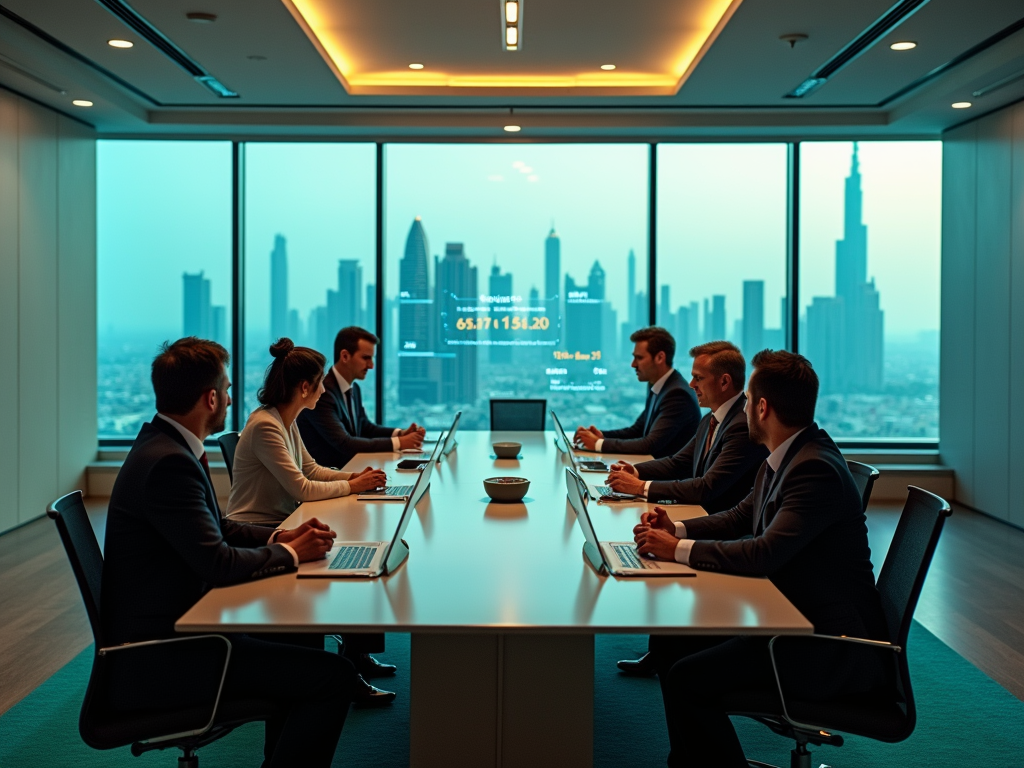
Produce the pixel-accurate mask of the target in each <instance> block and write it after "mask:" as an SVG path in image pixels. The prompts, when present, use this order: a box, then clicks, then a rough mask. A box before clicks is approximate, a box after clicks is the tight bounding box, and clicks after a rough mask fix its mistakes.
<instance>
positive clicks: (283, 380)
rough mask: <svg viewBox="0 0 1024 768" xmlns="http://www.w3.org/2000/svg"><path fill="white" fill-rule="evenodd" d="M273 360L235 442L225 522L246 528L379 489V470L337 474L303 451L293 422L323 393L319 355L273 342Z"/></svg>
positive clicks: (285, 341)
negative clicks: (307, 504) (308, 504)
mask: <svg viewBox="0 0 1024 768" xmlns="http://www.w3.org/2000/svg"><path fill="white" fill-rule="evenodd" d="M270 354H271V355H272V356H273V358H274V360H273V362H272V363H271V364H270V367H269V368H267V373H266V376H265V378H264V380H263V387H262V388H261V389H260V391H259V393H258V394H257V398H258V399H259V401H260V404H261V407H259V408H257V409H256V410H254V411H253V412H252V413H251V414H249V419H248V421H246V423H245V429H243V430H242V434H241V435H240V436H239V439H238V447H237V448H236V449H235V460H234V464H233V465H232V474H233V476H234V479H233V482H232V483H231V496H230V497H229V498H228V517H230V518H231V519H232V520H237V521H239V522H246V523H263V524H273V525H276V524H277V523H279V522H281V521H282V520H284V519H285V518H286V517H288V515H290V514H291V513H292V512H293V511H294V510H295V506H296V504H298V503H299V502H303V501H318V500H320V499H333V498H335V497H337V496H347V495H349V494H350V493H360V492H362V491H365V490H371V489H373V488H377V487H378V486H382V485H385V483H386V480H387V478H386V476H385V475H384V471H383V470H380V469H372V468H369V467H368V468H366V469H364V470H363V471H362V472H356V473H354V474H353V473H351V472H341V471H339V470H336V469H328V468H327V467H321V466H320V465H318V464H317V463H316V462H315V461H313V458H312V457H311V456H310V455H309V452H308V451H306V446H305V445H303V443H302V437H301V436H300V435H299V428H298V425H297V424H296V423H295V419H296V417H297V416H298V415H299V413H301V412H302V410H303V409H305V408H312V407H314V406H315V405H316V401H317V400H319V399H320V395H321V393H323V391H324V387H323V378H324V366H325V365H326V363H327V361H326V359H325V358H324V356H323V355H321V354H320V353H319V352H317V351H316V350H315V349H310V348H309V347H296V346H295V345H294V344H293V343H292V341H291V339H278V340H277V342H275V343H274V344H273V345H271V347H270Z"/></svg>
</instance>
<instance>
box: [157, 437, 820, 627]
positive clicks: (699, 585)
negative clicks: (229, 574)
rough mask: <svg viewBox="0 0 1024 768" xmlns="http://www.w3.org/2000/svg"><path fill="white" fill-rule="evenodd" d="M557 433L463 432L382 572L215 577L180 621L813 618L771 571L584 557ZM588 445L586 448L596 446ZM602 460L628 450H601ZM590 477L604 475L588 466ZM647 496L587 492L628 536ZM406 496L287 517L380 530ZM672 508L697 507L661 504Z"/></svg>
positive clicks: (748, 621)
mask: <svg viewBox="0 0 1024 768" xmlns="http://www.w3.org/2000/svg"><path fill="white" fill-rule="evenodd" d="M552 438H553V434H552V433H541V432H495V433H490V432H460V433H459V446H458V448H457V449H456V450H455V451H454V452H453V453H452V454H451V455H450V456H449V457H448V460H447V461H442V463H441V464H440V465H438V466H437V467H436V468H435V471H434V474H433V478H432V480H431V487H430V490H429V492H428V493H427V495H426V496H425V497H424V498H423V500H422V501H421V502H420V504H419V505H418V506H417V508H416V511H415V517H414V519H413V520H412V521H411V523H410V525H409V528H408V531H407V532H406V536H405V540H406V542H407V543H408V545H409V549H410V555H409V558H408V560H407V561H406V562H405V563H404V564H403V565H402V566H401V567H400V568H398V569H397V570H396V571H395V572H394V573H393V574H391V575H389V576H385V577H382V578H379V579H359V580H357V579H302V580H299V579H297V578H296V577H295V574H294V573H291V574H284V575H281V576H277V577H273V578H270V579H265V580H261V581H255V582H250V583H246V584H241V585H237V586H234V587H226V588H221V589H215V590H212V591H211V592H210V593H209V594H207V595H206V596H205V597H204V598H203V599H202V600H200V601H199V603H197V604H196V605H195V606H194V607H193V608H192V609H191V610H190V611H189V612H188V613H187V614H185V616H184V617H182V619H180V620H179V621H178V624H177V627H178V629H179V631H186V632H198V631H203V632H205V631H273V630H275V629H277V630H280V631H323V632H330V631H340V630H343V629H346V630H350V631H353V630H361V629H363V630H370V629H375V630H381V629H383V630H385V631H415V632H445V633H450V632H458V631H471V632H480V631H500V632H517V631H527V632H531V631H532V632H537V631H540V632H543V631H557V632H572V633H576V632H582V633H593V632H647V631H653V632H671V631H686V632H699V633H705V634H716V633H725V632H728V633H758V634H777V633H779V632H787V633H794V632H796V633H804V632H810V631H811V627H810V624H809V623H808V622H807V621H806V620H805V619H804V618H803V617H802V616H801V615H800V613H799V612H798V611H797V610H796V609H795V608H794V607H793V606H792V605H791V604H790V603H789V602H788V601H787V600H786V599H785V598H784V597H783V596H782V595H781V594H780V593H779V592H778V590H776V589H775V587H774V586H773V585H772V584H771V583H770V582H769V581H768V580H767V579H750V578H743V577H737V576H726V575H723V574H718V573H708V572H700V573H698V575H697V576H696V577H695V578H682V579H672V578H668V579H666V578H658V579H616V578H613V577H608V576H602V575H599V574H597V573H596V572H595V571H594V570H593V569H591V568H590V566H589V565H587V563H586V562H585V561H584V559H583V555H582V546H583V534H582V533H581V532H580V530H579V526H577V525H576V524H575V517H574V515H573V513H572V510H571V508H570V507H569V506H568V503H567V501H566V495H565V467H566V466H567V463H568V460H567V458H566V457H565V456H564V455H563V454H561V453H560V452H559V451H558V449H557V448H556V447H555V445H554V442H553V439H552ZM497 440H516V441H518V442H521V443H522V444H523V449H522V459H519V460H515V459H513V460H503V459H494V458H492V457H491V454H492V450H491V443H492V442H495V441H497ZM591 455H592V454H591ZM602 458H604V459H605V461H607V462H608V463H611V462H612V461H614V460H616V459H618V458H626V459H627V460H629V461H641V460H643V459H646V458H649V457H637V456H630V457H620V456H616V455H607V454H606V455H603V456H602ZM401 459H402V456H400V455H399V454H396V453H380V454H360V455H359V456H357V457H356V458H355V459H353V461H352V462H350V463H349V464H348V465H347V466H346V467H345V468H346V469H348V470H359V469H362V468H363V467H366V466H383V467H384V468H385V469H386V470H387V471H388V473H389V476H390V477H391V479H392V480H396V481H397V480H399V479H401V480H403V481H405V478H411V477H412V475H410V474H408V473H399V472H396V471H395V470H394V467H395V465H396V464H397V463H398V462H399V461H400V460H401ZM495 475H515V476H521V477H526V478H528V479H529V480H530V490H529V493H528V494H527V497H526V499H524V501H523V502H519V503H513V504H499V503H496V502H492V501H490V499H488V498H487V496H486V494H485V493H484V489H483V482H482V481H483V479H484V478H487V477H493V476H495ZM585 479H586V480H587V482H588V483H589V484H591V485H593V484H601V483H603V481H604V476H603V475H601V474H596V473H587V474H586V475H585ZM648 506H649V505H647V504H646V503H643V502H632V503H624V504H596V503H593V502H592V503H591V506H590V509H591V516H592V518H593V520H594V525H595V527H596V529H597V534H598V536H599V537H600V538H601V540H613V541H614V540H619V541H621V540H629V539H631V538H632V533H631V531H632V528H633V526H634V525H635V524H636V522H637V521H638V520H639V517H640V514H641V513H642V512H643V511H645V510H646V509H648ZM401 510H402V503H401V502H395V501H392V502H386V501H379V502H363V501H357V500H356V498H355V497H354V496H349V497H345V498H341V499H330V500H326V501H318V502H309V503H306V504H302V505H301V506H300V507H299V508H298V509H296V510H295V512H294V513H293V514H292V516H291V517H290V518H288V520H287V521H286V522H285V523H284V527H292V526H295V525H298V524H300V523H301V522H302V521H304V520H307V519H309V518H311V517H316V518H319V519H320V520H322V521H324V522H326V523H328V524H329V525H330V526H331V527H332V528H333V529H334V530H335V531H337V533H338V537H339V539H341V540H353V541H367V540H371V541H372V540H387V539H389V538H390V537H391V536H392V534H393V532H394V530H395V526H396V525H397V523H398V518H399V515H400V513H401ZM669 510H670V513H671V514H672V516H673V517H674V518H676V519H686V518H690V517H695V516H699V515H703V514H704V511H703V510H702V509H701V508H700V507H693V506H674V507H670V508H669Z"/></svg>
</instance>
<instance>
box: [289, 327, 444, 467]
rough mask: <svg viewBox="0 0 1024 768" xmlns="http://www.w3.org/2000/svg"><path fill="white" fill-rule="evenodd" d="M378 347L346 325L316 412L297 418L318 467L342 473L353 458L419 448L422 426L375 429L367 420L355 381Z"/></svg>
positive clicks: (372, 339) (366, 335) (359, 330)
mask: <svg viewBox="0 0 1024 768" xmlns="http://www.w3.org/2000/svg"><path fill="white" fill-rule="evenodd" d="M379 343H380V340H379V339H378V338H377V337H376V336H374V335H373V334H372V333H370V332H369V331H367V330H364V329H363V328H357V327H355V326H350V327H348V328H342V329H341V330H340V331H338V335H337V336H336V337H335V339H334V365H333V366H331V369H330V370H329V371H328V372H327V375H326V376H324V393H323V394H322V395H320V399H319V400H318V401H317V404H316V407H315V408H313V409H312V410H309V409H307V410H304V411H303V412H302V413H301V414H300V415H299V419H298V421H299V432H300V434H301V435H302V442H303V443H305V444H306V450H308V451H309V455H310V456H312V457H313V458H314V459H315V460H316V462H317V464H319V465H321V466H323V467H338V468H339V469H341V468H342V467H344V466H345V465H346V464H348V462H349V461H351V460H352V457H353V456H355V455H356V454H357V453H382V452H386V451H395V452H397V451H400V450H402V449H404V448H419V447H421V446H422V445H423V435H424V434H425V430H424V429H423V427H420V426H417V425H416V424H415V423H413V424H410V425H409V426H408V427H406V428H405V429H392V428H391V427H382V426H380V425H378V424H374V423H373V422H372V421H370V419H369V418H368V417H367V416H366V410H365V409H364V408H363V396H362V393H361V392H360V389H359V384H357V383H356V380H357V379H358V380H360V381H361V380H363V379H365V378H366V374H367V372H368V371H370V370H371V369H372V368H373V357H374V353H375V351H376V347H377V344H379Z"/></svg>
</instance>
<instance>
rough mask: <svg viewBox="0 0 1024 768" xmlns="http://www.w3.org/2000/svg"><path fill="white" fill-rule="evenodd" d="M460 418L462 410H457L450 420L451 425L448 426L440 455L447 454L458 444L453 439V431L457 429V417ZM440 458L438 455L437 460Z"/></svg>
mask: <svg viewBox="0 0 1024 768" xmlns="http://www.w3.org/2000/svg"><path fill="white" fill-rule="evenodd" d="M461 418H462V411H459V412H458V413H456V414H455V418H454V419H453V420H452V425H451V426H450V427H448V436H447V437H445V439H444V447H443V448H442V449H441V456H447V455H448V454H449V453H451V452H452V451H454V450H455V448H456V447H457V446H458V445H459V443H458V441H457V440H456V439H455V433H456V432H458V430H459V419H461ZM440 460H441V458H440V456H439V457H438V461H440Z"/></svg>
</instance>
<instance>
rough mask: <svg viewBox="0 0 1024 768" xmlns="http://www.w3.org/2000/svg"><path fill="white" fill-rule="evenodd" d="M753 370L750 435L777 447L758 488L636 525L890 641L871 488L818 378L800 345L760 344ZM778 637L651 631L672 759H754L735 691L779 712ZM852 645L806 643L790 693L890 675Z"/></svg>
mask: <svg viewBox="0 0 1024 768" xmlns="http://www.w3.org/2000/svg"><path fill="white" fill-rule="evenodd" d="M753 368H754V372H753V374H752V375H751V377H750V382H749V383H748V385H747V422H748V429H749V431H750V439H751V440H753V441H755V442H758V443H761V444H763V445H764V446H765V447H766V448H767V449H768V450H769V451H770V453H769V455H768V458H767V459H766V460H765V462H764V463H763V464H762V465H761V468H760V470H759V471H758V474H757V478H756V480H755V482H754V489H753V491H751V493H750V495H748V496H747V497H746V498H745V499H744V500H743V501H742V502H740V503H739V504H737V505H736V506H735V507H733V508H731V509H727V510H725V511H723V512H717V513H715V514H713V515H708V516H707V517H702V518H693V519H690V520H687V521H686V522H685V523H674V522H672V520H670V519H669V517H668V515H667V514H666V512H665V510H664V509H663V508H660V507H656V508H655V510H654V511H653V512H645V513H644V514H643V515H642V516H641V522H640V524H639V525H638V526H637V527H636V529H635V530H634V534H635V537H636V542H637V546H638V549H639V551H640V553H642V554H651V555H654V556H656V557H658V558H661V559H666V560H676V561H678V562H682V563H688V564H689V565H690V566H691V567H693V568H696V569H698V570H710V571H718V572H721V573H729V574H736V575H739V576H753V577H761V578H768V579H769V580H770V581H771V582H772V583H773V584H774V585H775V586H776V587H777V588H778V590H779V591H780V592H781V593H782V594H783V595H785V596H786V598H787V599H789V601H790V602H792V603H793V605H794V606H795V607H796V608H797V609H798V610H799V611H800V612H801V613H802V614H803V615H804V616H806V617H807V619H808V620H809V621H810V622H811V623H812V624H813V625H814V631H815V632H816V633H818V634H826V635H836V636H838V635H846V636H849V637H857V638H865V639H869V640H882V639H884V638H885V637H886V636H887V630H886V621H885V616H884V614H883V612H882V605H881V600H880V598H879V594H878V590H877V589H876V588H875V578H874V573H873V571H872V566H871V551H870V549H869V547H868V531H867V519H866V518H865V516H864V511H863V509H862V507H861V498H860V493H859V492H858V491H857V486H856V483H855V482H854V480H853V476H852V475H851V474H850V470H849V467H848V466H847V464H846V460H845V459H844V458H843V456H842V454H841V453H840V452H839V449H838V448H837V447H836V444H835V443H834V442H833V441H832V439H831V438H830V437H829V436H828V434H827V433H826V432H825V431H824V430H822V429H819V428H818V426H817V424H815V423H814V407H815V402H816V400H817V396H818V377H817V375H816V374H815V373H814V370H813V369H812V368H811V364H810V363H809V362H807V360H806V359H805V358H803V357H802V356H800V355H796V354H793V353H791V352H772V351H769V350H765V351H763V352H759V353H758V354H757V355H755V356H754V360H753ZM768 639H769V638H766V637H756V636H750V635H748V636H741V637H732V638H725V637H694V636H691V637H676V638H673V637H661V636H659V637H658V638H657V643H656V642H655V638H654V637H652V641H651V649H652V651H653V653H654V654H655V656H656V658H657V661H658V676H659V678H660V679H661V688H662V696H663V698H664V701H665V714H666V719H667V722H668V729H669V741H670V743H671V752H670V754H669V759H668V763H669V765H670V766H701V767H703V766H710V765H714V766H721V767H722V768H746V766H747V761H746V758H745V757H744V755H743V749H742V748H741V746H740V743H739V740H738V739H737V738H736V732H735V731H734V730H733V727H732V723H731V722H730V720H729V717H728V714H727V713H728V712H729V711H731V710H734V709H735V708H741V707H742V705H739V707H738V705H737V703H736V702H737V698H736V697H741V698H740V699H738V700H739V701H745V700H746V701H749V696H750V695H751V692H753V693H754V694H755V695H756V694H761V695H760V700H761V702H762V704H764V707H765V708H768V707H771V706H772V702H774V706H775V707H776V709H777V710H778V713H779V714H781V705H780V704H779V703H778V694H777V689H776V680H775V675H774V672H773V669H772V664H771V660H770V658H769V655H768ZM858 648H860V646H858ZM853 653H855V652H851V651H850V650H849V649H848V647H847V646H846V644H840V643H826V642H822V643H821V650H820V651H815V652H806V653H805V654H804V657H803V658H802V659H801V669H802V671H803V674H802V676H801V677H800V679H799V680H797V681H795V682H792V683H790V685H791V686H792V687H791V688H790V689H789V690H791V691H792V692H793V693H794V694H795V695H796V696H798V697H800V698H820V699H827V698H830V697H834V696H841V695H847V694H859V693H864V692H867V691H870V690H872V689H874V688H877V687H879V686H881V685H883V684H884V683H885V677H886V669H885V667H884V666H883V663H882V660H881V659H878V658H875V657H874V656H870V657H866V656H863V655H859V654H858V655H853ZM743 697H746V698H743ZM765 711H767V710H765Z"/></svg>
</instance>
